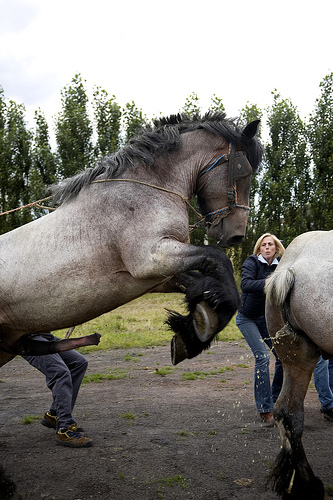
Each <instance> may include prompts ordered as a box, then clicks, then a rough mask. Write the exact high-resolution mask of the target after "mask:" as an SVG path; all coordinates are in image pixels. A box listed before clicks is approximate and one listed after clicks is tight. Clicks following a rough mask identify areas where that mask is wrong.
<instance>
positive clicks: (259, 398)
mask: <svg viewBox="0 0 333 500" xmlns="http://www.w3.org/2000/svg"><path fill="white" fill-rule="evenodd" d="M258 323H259V321H258V320H256V319H255V320H253V319H249V318H247V317H246V316H244V315H243V314H241V313H239V312H238V314H237V316H236V325H237V326H238V328H239V330H240V332H241V333H242V335H243V337H244V338H245V340H246V342H247V343H248V345H249V347H250V349H251V351H252V353H253V355H254V358H255V368H254V396H255V401H256V406H257V410H258V412H259V413H269V412H272V411H273V400H272V393H271V383H270V376H269V352H268V351H267V347H266V345H265V342H264V341H263V339H262V336H261V334H260V331H259V327H258Z"/></svg>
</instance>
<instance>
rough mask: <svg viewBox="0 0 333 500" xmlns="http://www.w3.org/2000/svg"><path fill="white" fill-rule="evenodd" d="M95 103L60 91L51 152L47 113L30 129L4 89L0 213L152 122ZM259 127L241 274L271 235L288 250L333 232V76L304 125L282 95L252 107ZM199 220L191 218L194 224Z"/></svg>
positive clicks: (187, 107)
mask: <svg viewBox="0 0 333 500" xmlns="http://www.w3.org/2000/svg"><path fill="white" fill-rule="evenodd" d="M92 95H93V97H92V100H91V102H90V101H89V99H88V96H87V91H86V88H85V81H84V80H83V79H82V77H81V75H80V74H78V75H75V76H74V78H73V79H72V81H71V84H70V85H68V86H67V87H65V88H64V89H63V90H62V91H61V110H60V112H59V113H58V115H57V116H56V117H55V118H54V132H55V143H56V145H55V148H54V147H52V146H51V141H50V131H49V126H48V123H47V120H46V118H45V116H44V114H43V112H42V111H41V110H40V109H38V110H37V111H36V112H35V116H34V126H33V128H32V129H30V128H28V126H27V123H26V121H25V107H24V105H23V104H17V103H15V102H14V101H11V100H10V101H8V100H7V99H6V98H5V94H4V91H3V89H2V87H1V86H0V212H1V213H2V212H7V211H10V210H11V209H13V208H16V207H20V206H22V205H28V204H30V203H31V202H33V201H36V200H42V199H44V198H45V197H46V196H47V192H48V191H47V189H48V186H50V185H51V184H54V183H57V182H59V181H60V180H61V179H63V178H66V177H70V176H72V175H74V174H75V173H77V172H78V171H80V170H82V169H84V168H87V167H91V166H92V165H93V164H94V163H95V162H96V160H97V159H98V158H99V157H101V156H104V155H107V154H111V153H113V152H115V151H117V150H118V149H119V148H120V147H121V146H122V145H123V144H125V143H126V142H127V141H128V140H129V139H130V138H131V137H133V136H134V135H135V134H136V133H137V132H138V130H139V129H140V128H141V127H142V125H144V124H146V123H149V121H150V120H149V119H148V118H147V116H146V115H144V113H143V111H142V110H141V109H139V108H137V106H136V105H135V103H134V102H133V101H132V102H129V103H127V104H126V105H125V106H124V107H123V108H122V107H121V106H119V104H118V103H117V101H116V97H115V96H114V95H112V96H109V95H108V93H107V92H106V91H105V90H103V89H102V88H101V87H95V88H94V89H93V94H92ZM209 109H210V110H212V111H223V112H225V108H224V105H223V100H222V99H221V98H219V97H217V96H216V95H214V96H213V97H212V98H211V105H210V107H209ZM179 111H183V112H186V113H187V114H189V115H191V114H193V113H196V112H201V108H200V100H199V98H198V96H197V95H196V94H195V93H194V92H193V93H192V94H191V95H190V96H189V97H188V98H187V99H186V101H185V103H184V106H183V108H182V109H181V110H179ZM205 111H206V110H205ZM264 111H265V123H263V120H264ZM256 118H260V119H261V120H262V124H261V127H262V128H263V127H265V128H266V130H267V133H268V139H267V140H265V141H263V146H264V160H263V162H262V165H261V166H260V168H259V169H258V172H257V173H256V174H255V175H253V178H252V187H251V210H250V216H249V223H248V229H247V235H246V239H245V241H244V243H243V244H242V245H241V246H239V247H236V248H233V249H230V250H228V254H229V256H230V257H231V258H232V260H233V263H234V266H235V268H236V271H239V270H240V266H241V263H242V262H243V260H244V259H245V258H246V257H247V256H248V255H249V254H250V253H252V249H253V246H254V243H255V241H256V240H257V238H258V237H259V236H260V235H261V234H262V233H264V232H271V233H274V234H275V235H276V236H277V237H278V238H280V239H281V240H282V241H283V243H284V245H285V246H287V245H288V244H289V243H290V242H291V240H292V239H293V238H295V237H296V236H297V235H298V234H301V233H303V232H305V231H310V230H318V229H320V230H330V229H332V228H333V209H332V207H333V189H332V188H333V73H330V74H328V75H327V76H325V78H324V79H323V80H322V81H321V82H320V83H319V97H318V98H317V99H316V101H315V103H314V109H313V112H312V114H310V116H309V118H308V119H307V120H306V121H305V120H302V119H301V117H300V115H299V112H298V110H297V108H296V107H295V106H294V105H293V104H292V102H291V101H290V99H284V98H283V97H282V96H281V95H280V94H279V92H278V91H276V90H274V91H273V92H272V104H271V105H270V106H269V107H268V108H267V109H266V110H261V109H260V108H258V106H257V105H255V104H249V103H247V104H246V105H245V106H244V108H242V109H241V110H240V112H239V118H238V120H239V123H240V124H245V123H246V122H248V121H250V120H252V119H256ZM191 202H192V203H193V204H195V199H193V200H192V201H191ZM42 205H43V204H41V205H39V206H33V207H29V208H26V209H22V210H18V211H14V212H10V213H8V214H7V215H5V216H1V217H0V234H1V233H4V232H6V231H9V230H11V229H14V228H16V227H18V226H20V225H22V224H25V223H27V222H29V221H31V220H34V219H35V218H37V217H40V216H42V215H44V214H45V213H47V210H46V209H45V208H43V206H42ZM193 217H194V216H193V214H190V218H191V220H190V223H193V222H195V220H193ZM204 239H205V234H204V229H197V230H195V231H194V232H193V233H192V234H191V240H192V243H194V244H202V243H203V242H204Z"/></svg>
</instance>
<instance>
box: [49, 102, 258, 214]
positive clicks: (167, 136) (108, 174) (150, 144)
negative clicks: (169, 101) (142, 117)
mask: <svg viewBox="0 0 333 500" xmlns="http://www.w3.org/2000/svg"><path fill="white" fill-rule="evenodd" d="M200 129H201V130H205V131H207V132H210V133H211V134H214V135H219V136H222V137H224V138H225V139H226V141H228V142H231V143H233V144H236V145H238V146H240V147H242V148H243V149H245V151H246V155H247V157H248V159H249V162H250V163H251V165H252V168H253V169H256V168H257V167H258V165H259V163H260V162H261V159H262V146H261V144H260V142H259V141H258V139H257V138H255V137H254V138H253V139H250V140H249V139H248V138H247V137H245V136H244V135H242V131H241V130H240V129H239V128H238V127H237V126H236V125H235V122H234V121H233V120H232V119H229V118H226V115H225V113H221V112H208V113H206V114H204V115H203V116H200V115H199V114H198V113H196V114H194V115H192V116H188V115H186V114H185V113H181V114H177V115H171V116H169V117H164V118H159V119H155V120H154V121H153V124H152V125H146V126H145V127H143V128H142V129H141V131H140V132H139V133H138V134H137V135H136V136H135V137H133V138H132V139H130V140H129V141H128V143H127V144H125V146H124V147H123V148H121V149H120V150H119V151H118V152H116V153H114V154H111V155H109V156H106V157H104V158H101V159H100V160H98V161H97V163H96V165H95V166H94V167H92V168H87V169H85V170H84V171H82V172H80V173H78V174H77V175H74V176H73V177H70V178H68V179H65V180H63V181H61V182H60V184H58V185H55V186H52V188H51V190H52V194H53V203H54V204H58V205H59V204H62V203H65V202H66V201H68V200H69V199H71V198H73V197H74V196H76V195H77V194H78V193H79V192H80V191H81V189H82V188H83V187H84V186H86V185H88V184H90V183H91V182H92V181H94V180H96V178H97V177H98V178H99V179H107V178H117V177H118V176H119V175H121V174H122V173H123V172H124V171H125V170H126V169H128V168H132V169H135V167H136V165H137V164H138V163H140V164H141V165H147V166H152V165H154V163H155V160H156V158H157V157H159V156H161V155H162V154H163V153H166V152H170V151H176V150H177V149H179V148H180V146H181V134H183V133H185V132H192V131H194V130H200Z"/></svg>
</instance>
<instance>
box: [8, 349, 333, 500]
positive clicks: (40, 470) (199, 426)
mask: <svg viewBox="0 0 333 500" xmlns="http://www.w3.org/2000/svg"><path fill="white" fill-rule="evenodd" d="M87 358H88V360H89V368H88V372H87V374H88V375H89V374H90V375H91V374H93V373H103V374H107V373H115V374H118V375H119V374H123V375H124V378H121V379H118V380H103V381H102V382H100V383H93V382H91V383H88V384H86V385H84V386H82V388H81V391H80V394H79V397H78V401H77V404H76V407H75V413H74V415H75V418H76V419H77V421H78V424H79V425H80V426H82V427H84V429H85V434H86V435H88V436H89V437H91V438H93V441H94V444H93V446H92V447H91V448H86V449H71V448H64V447H60V446H56V445H55V432H54V431H53V430H50V429H47V428H45V427H43V426H42V425H40V423H39V418H40V417H41V416H42V414H43V413H44V411H45V410H47V409H48V408H49V405H50V400H51V398H50V392H49V390H48V389H47V388H46V386H45V383H44V378H43V376H42V375H41V374H40V373H39V372H38V371H36V370H35V369H33V368H32V367H30V365H28V363H27V362H26V361H24V360H22V359H21V358H19V357H18V358H16V359H14V360H13V361H12V362H11V363H8V364H7V365H5V366H4V367H2V368H1V369H0V380H1V382H3V383H1V384H0V391H1V402H0V412H1V417H0V422H1V425H0V463H1V464H2V465H3V466H4V468H5V470H6V471H7V472H8V473H10V474H11V477H12V479H13V480H14V481H15V482H16V484H17V487H18V491H19V492H20V493H21V495H22V498H23V499H24V500H39V499H45V500H88V499H94V500H97V499H101V500H131V499H136V500H159V499H165V500H175V499H177V500H190V499H193V500H229V499H242V500H243V499H246V500H270V499H272V500H273V499H276V495H275V494H273V493H272V492H271V491H270V490H266V487H265V483H266V478H267V474H268V472H269V470H270V467H271V466H272V463H273V462H274V459H275V457H276V455H277V453H278V452H279V448H280V441H279V436H278V431H277V429H276V428H275V427H267V426H266V425H264V424H262V423H261V422H260V420H259V418H258V416H257V413H256V410H255V405H254V398H253V359H252V354H251V352H250V351H249V349H248V348H247V346H246V345H244V344H242V343H241V342H240V343H237V342H229V343H222V342H220V343H218V344H217V345H214V346H213V347H212V348H211V349H210V350H208V351H206V352H204V353H203V354H202V355H200V356H199V357H197V358H195V359H193V360H186V361H184V362H183V363H181V364H179V365H178V366H177V367H175V368H176V369H174V370H172V371H171V373H167V374H164V375H163V372H162V369H164V368H165V367H170V365H171V361H170V349H169V347H157V348H153V349H147V350H142V349H141V350H131V351H124V350H114V351H104V352H95V353H91V354H88V355H87ZM221 369H222V370H221ZM163 371H165V370H163ZM166 371H168V370H166ZM189 374H190V375H189ZM195 376H197V378H196V379H195V380H184V379H186V378H187V379H188V378H189V377H191V378H195ZM305 408H306V415H305V429H304V445H305V448H306V452H307V455H308V458H309V461H310V463H311V465H312V467H313V469H314V472H315V474H317V475H319V476H320V478H321V479H322V480H323V481H324V484H325V486H326V487H327V486H329V485H333V471H332V468H331V450H332V440H331V437H332V432H333V424H332V423H329V422H327V421H326V420H324V419H323V417H322V415H321V414H320V412H319V402H318V398H317V393H316V391H315V389H314V388H313V387H310V389H309V391H308V394H307V397H306V401H305ZM27 416H34V417H38V418H34V419H32V420H33V421H32V423H30V424H24V423H23V421H24V420H27Z"/></svg>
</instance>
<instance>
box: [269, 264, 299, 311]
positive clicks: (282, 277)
mask: <svg viewBox="0 0 333 500" xmlns="http://www.w3.org/2000/svg"><path fill="white" fill-rule="evenodd" d="M294 282H295V269H294V268H293V267H289V268H287V269H279V268H277V269H276V271H274V273H272V274H271V276H270V277H269V278H268V279H267V281H266V285H265V293H266V298H267V300H268V301H269V302H271V303H272V304H274V305H276V306H280V307H281V306H282V305H283V304H284V303H285V302H286V299H287V297H288V295H289V293H290V292H291V290H292V288H293V286H294Z"/></svg>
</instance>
